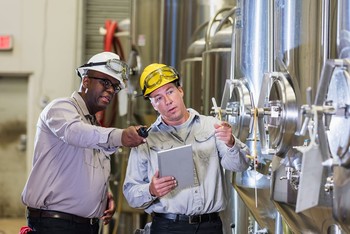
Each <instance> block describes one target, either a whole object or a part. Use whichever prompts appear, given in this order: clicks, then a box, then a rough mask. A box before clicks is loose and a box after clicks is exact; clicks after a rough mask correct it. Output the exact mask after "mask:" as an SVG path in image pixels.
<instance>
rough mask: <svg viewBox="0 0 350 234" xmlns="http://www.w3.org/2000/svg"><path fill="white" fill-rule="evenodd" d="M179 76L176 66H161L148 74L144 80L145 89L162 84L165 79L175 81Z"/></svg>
mask: <svg viewBox="0 0 350 234" xmlns="http://www.w3.org/2000/svg"><path fill="white" fill-rule="evenodd" d="M179 77H180V76H179V74H178V73H177V71H176V70H175V69H174V68H172V67H170V66H169V67H168V66H166V67H161V68H159V69H157V70H155V71H153V72H151V73H150V74H148V76H146V78H145V81H144V90H146V89H151V88H153V87H156V86H158V85H160V84H161V83H162V81H163V79H165V80H171V81H173V80H176V79H179Z"/></svg>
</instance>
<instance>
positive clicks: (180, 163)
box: [157, 145, 194, 189]
mask: <svg viewBox="0 0 350 234" xmlns="http://www.w3.org/2000/svg"><path fill="white" fill-rule="evenodd" d="M157 157H158V168H159V176H160V177H163V176H174V177H175V179H176V181H177V187H176V188H179V189H183V188H186V187H189V186H192V185H194V164H193V157H192V145H184V146H180V147H175V148H171V149H168V150H161V151H158V152H157Z"/></svg>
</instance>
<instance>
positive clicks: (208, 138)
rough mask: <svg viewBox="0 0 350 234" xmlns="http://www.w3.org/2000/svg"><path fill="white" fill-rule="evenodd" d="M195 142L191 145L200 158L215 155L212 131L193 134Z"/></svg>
mask: <svg viewBox="0 0 350 234" xmlns="http://www.w3.org/2000/svg"><path fill="white" fill-rule="evenodd" d="M194 140H195V144H194V145H193V146H192V147H193V148H194V149H193V150H194V151H195V152H196V154H197V156H198V157H200V158H203V159H204V158H209V157H216V156H217V150H216V143H215V136H214V132H211V133H208V132H202V133H200V134H197V135H195V136H194Z"/></svg>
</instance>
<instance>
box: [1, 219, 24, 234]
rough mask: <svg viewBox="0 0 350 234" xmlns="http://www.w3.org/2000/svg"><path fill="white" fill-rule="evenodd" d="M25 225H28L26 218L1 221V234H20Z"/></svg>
mask: <svg viewBox="0 0 350 234" xmlns="http://www.w3.org/2000/svg"><path fill="white" fill-rule="evenodd" d="M25 225H27V220H26V219H25V218H23V219H21V218H16V219H14V218H13V219H0V234H18V232H19V230H20V229H21V227H23V226H25Z"/></svg>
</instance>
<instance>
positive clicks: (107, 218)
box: [101, 192, 116, 225]
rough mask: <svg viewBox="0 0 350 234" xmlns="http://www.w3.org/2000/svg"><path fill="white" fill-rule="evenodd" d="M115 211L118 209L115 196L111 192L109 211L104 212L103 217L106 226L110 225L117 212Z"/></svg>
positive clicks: (108, 204)
mask: <svg viewBox="0 0 350 234" xmlns="http://www.w3.org/2000/svg"><path fill="white" fill-rule="evenodd" d="M115 209H116V207H115V202H114V200H113V195H112V194H111V193H110V192H108V194H107V209H106V210H105V211H104V212H103V216H102V217H101V219H102V221H103V224H104V225H106V224H108V223H109V222H110V221H111V219H112V217H113V214H114V212H115Z"/></svg>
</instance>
